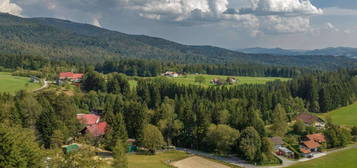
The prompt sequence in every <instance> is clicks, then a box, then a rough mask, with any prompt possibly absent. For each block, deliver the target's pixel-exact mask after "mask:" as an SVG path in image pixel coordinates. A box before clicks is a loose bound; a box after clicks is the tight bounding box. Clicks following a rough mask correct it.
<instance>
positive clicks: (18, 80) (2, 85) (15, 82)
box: [0, 72, 41, 93]
mask: <svg viewBox="0 0 357 168" xmlns="http://www.w3.org/2000/svg"><path fill="white" fill-rule="evenodd" d="M40 87H41V86H40V84H35V83H31V81H30V78H27V77H19V76H12V75H11V74H10V73H8V72H0V92H8V93H15V92H17V91H19V90H22V89H25V90H34V89H36V88H40Z"/></svg>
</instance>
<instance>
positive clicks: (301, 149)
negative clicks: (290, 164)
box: [300, 148, 311, 154]
mask: <svg viewBox="0 0 357 168" xmlns="http://www.w3.org/2000/svg"><path fill="white" fill-rule="evenodd" d="M300 152H302V153H304V154H309V153H311V151H310V150H308V149H305V148H300Z"/></svg>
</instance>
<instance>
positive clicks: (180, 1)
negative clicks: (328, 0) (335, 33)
mask: <svg viewBox="0 0 357 168" xmlns="http://www.w3.org/2000/svg"><path fill="white" fill-rule="evenodd" d="M238 1H242V2H243V1H247V0H238ZM249 1H250V5H249V7H248V8H241V9H232V8H228V6H229V1H228V0H137V1H129V0H126V4H125V7H126V8H127V9H130V10H135V11H137V12H138V13H139V15H140V16H142V17H145V18H147V19H154V20H158V21H164V22H176V23H184V24H185V23H189V24H191V25H194V24H202V23H215V22H230V24H236V25H237V26H236V27H239V28H247V29H249V30H251V31H252V34H254V35H255V34H261V32H266V31H267V32H269V33H272V32H274V33H279V32H282V33H291V32H304V31H309V27H310V18H309V16H310V15H319V14H322V13H323V11H322V9H319V8H317V7H315V6H314V5H313V4H312V3H311V2H310V0H249Z"/></svg>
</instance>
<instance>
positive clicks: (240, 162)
mask: <svg viewBox="0 0 357 168" xmlns="http://www.w3.org/2000/svg"><path fill="white" fill-rule="evenodd" d="M352 148H357V145H352V146H348V147H345V148H341V149H336V150H332V151H328V152H324V153H319V154H316V155H315V156H314V157H313V158H303V159H300V160H296V161H295V160H289V159H287V158H285V157H281V156H277V157H279V158H280V159H281V160H282V161H283V164H282V165H279V166H256V165H253V164H250V163H248V162H247V161H244V160H242V159H240V158H238V157H233V156H231V157H221V156H216V155H214V154H210V153H205V152H201V151H197V150H192V149H185V148H177V150H179V151H185V152H188V153H191V154H194V155H198V156H203V157H207V158H211V159H215V160H220V161H223V162H226V163H230V164H233V165H237V166H240V167H244V168H284V167H289V166H291V165H294V164H297V163H300V162H306V161H309V160H313V159H317V158H320V157H323V156H326V155H328V154H331V153H335V152H339V151H343V150H347V149H352Z"/></svg>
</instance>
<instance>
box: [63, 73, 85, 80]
mask: <svg viewBox="0 0 357 168" xmlns="http://www.w3.org/2000/svg"><path fill="white" fill-rule="evenodd" d="M59 78H60V79H82V78H83V74H81V73H78V74H75V73H72V72H61V73H60V75H59Z"/></svg>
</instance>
